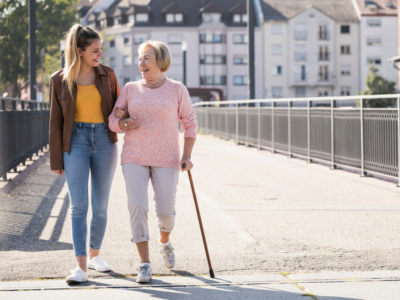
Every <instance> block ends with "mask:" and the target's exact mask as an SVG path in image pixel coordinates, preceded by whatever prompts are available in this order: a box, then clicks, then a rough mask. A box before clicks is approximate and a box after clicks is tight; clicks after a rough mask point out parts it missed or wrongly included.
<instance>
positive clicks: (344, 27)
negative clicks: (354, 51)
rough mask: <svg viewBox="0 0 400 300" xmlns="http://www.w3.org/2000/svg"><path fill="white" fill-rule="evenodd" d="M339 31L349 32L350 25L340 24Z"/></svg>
mask: <svg viewBox="0 0 400 300" xmlns="http://www.w3.org/2000/svg"><path fill="white" fill-rule="evenodd" d="M340 33H342V34H348V33H350V25H341V26H340Z"/></svg>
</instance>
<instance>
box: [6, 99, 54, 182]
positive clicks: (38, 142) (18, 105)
mask: <svg viewBox="0 0 400 300" xmlns="http://www.w3.org/2000/svg"><path fill="white" fill-rule="evenodd" d="M49 118H50V110H49V104H48V103H41V102H34V101H25V100H20V99H11V98H0V177H3V178H4V179H7V172H8V171H10V170H12V169H14V170H15V171H16V168H17V166H18V165H19V164H20V163H25V161H26V159H28V158H30V157H32V155H33V154H34V153H36V154H37V153H38V152H39V150H40V149H43V147H46V145H47V144H48V142H49Z"/></svg>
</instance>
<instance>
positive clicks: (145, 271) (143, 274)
mask: <svg viewBox="0 0 400 300" xmlns="http://www.w3.org/2000/svg"><path fill="white" fill-rule="evenodd" d="M150 280H151V267H150V264H147V265H144V266H140V269H139V273H138V274H137V276H136V282H138V283H149V282H150Z"/></svg>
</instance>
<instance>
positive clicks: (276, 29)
mask: <svg viewBox="0 0 400 300" xmlns="http://www.w3.org/2000/svg"><path fill="white" fill-rule="evenodd" d="M271 33H272V34H282V24H272V25H271Z"/></svg>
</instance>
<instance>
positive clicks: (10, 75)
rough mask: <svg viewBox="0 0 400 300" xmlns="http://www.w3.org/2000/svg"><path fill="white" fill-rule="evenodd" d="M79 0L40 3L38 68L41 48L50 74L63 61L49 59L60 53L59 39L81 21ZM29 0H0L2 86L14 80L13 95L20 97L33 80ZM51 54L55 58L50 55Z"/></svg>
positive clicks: (37, 14) (38, 8) (46, 69)
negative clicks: (30, 64)
mask: <svg viewBox="0 0 400 300" xmlns="http://www.w3.org/2000/svg"><path fill="white" fill-rule="evenodd" d="M76 4H77V0H72V1H70V0H42V1H37V4H36V20H37V31H36V44H37V49H36V53H37V57H38V59H37V63H38V67H37V70H39V69H40V67H41V66H40V63H41V62H40V52H41V51H42V50H44V51H45V53H46V58H45V72H46V76H45V77H49V75H50V74H51V73H53V72H55V71H57V69H60V66H61V64H58V67H57V65H56V64H54V63H52V64H50V63H47V64H46V61H48V60H52V61H53V62H54V58H57V57H58V58H59V57H60V51H59V43H60V40H61V39H62V34H63V33H64V32H66V31H67V30H68V29H69V27H70V26H71V25H72V24H73V23H75V22H77V21H78V20H77V18H76V15H77V11H76ZM28 21H29V20H28V0H25V1H23V0H19V1H18V0H5V1H1V2H0V57H1V59H0V70H2V72H1V74H0V86H1V85H2V84H3V85H5V84H7V83H8V84H10V85H11V86H12V97H20V96H21V90H22V89H23V88H24V87H25V86H26V85H27V84H28V82H29V81H28V80H29V52H28V51H29V32H28ZM47 56H50V57H51V58H49V59H48V58H47Z"/></svg>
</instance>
